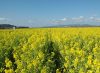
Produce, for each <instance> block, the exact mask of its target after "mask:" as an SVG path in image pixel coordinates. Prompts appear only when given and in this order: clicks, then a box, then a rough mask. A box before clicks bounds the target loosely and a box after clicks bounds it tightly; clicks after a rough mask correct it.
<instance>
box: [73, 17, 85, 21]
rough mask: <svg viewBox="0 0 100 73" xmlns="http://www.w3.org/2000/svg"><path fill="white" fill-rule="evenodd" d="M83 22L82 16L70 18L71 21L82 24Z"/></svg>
mask: <svg viewBox="0 0 100 73" xmlns="http://www.w3.org/2000/svg"><path fill="white" fill-rule="evenodd" d="M84 20H85V18H84V16H79V17H74V18H72V21H75V22H82V21H84Z"/></svg>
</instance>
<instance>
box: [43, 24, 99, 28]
mask: <svg viewBox="0 0 100 73" xmlns="http://www.w3.org/2000/svg"><path fill="white" fill-rule="evenodd" d="M44 27H46V28H49V27H51V28H52V27H100V25H90V24H66V25H62V24H60V25H55V26H44Z"/></svg>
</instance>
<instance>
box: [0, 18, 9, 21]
mask: <svg viewBox="0 0 100 73" xmlns="http://www.w3.org/2000/svg"><path fill="white" fill-rule="evenodd" d="M7 20H9V19H8V18H2V17H0V21H7Z"/></svg>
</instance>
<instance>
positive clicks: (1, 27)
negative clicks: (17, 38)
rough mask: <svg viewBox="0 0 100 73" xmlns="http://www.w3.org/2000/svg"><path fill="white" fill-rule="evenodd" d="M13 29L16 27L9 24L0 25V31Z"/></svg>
mask: <svg viewBox="0 0 100 73" xmlns="http://www.w3.org/2000/svg"><path fill="white" fill-rule="evenodd" d="M13 27H16V26H14V25H11V24H0V29H10V28H13Z"/></svg>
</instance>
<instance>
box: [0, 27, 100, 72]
mask: <svg viewBox="0 0 100 73" xmlns="http://www.w3.org/2000/svg"><path fill="white" fill-rule="evenodd" d="M4 72H5V73H100V27H84V28H81V27H78V28H74V27H73V28H29V29H15V30H13V29H4V30H3V29H0V73H4Z"/></svg>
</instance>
